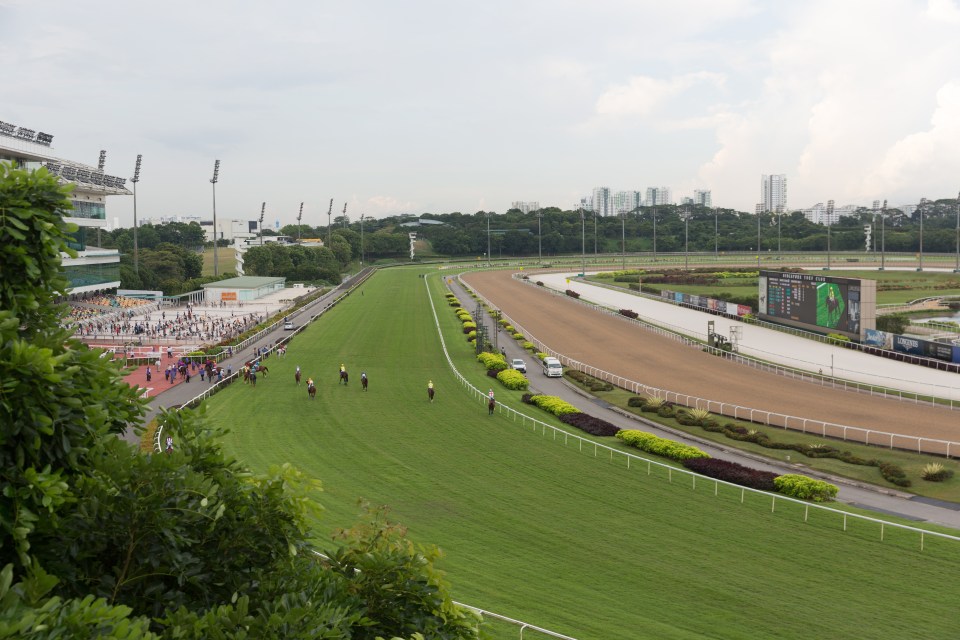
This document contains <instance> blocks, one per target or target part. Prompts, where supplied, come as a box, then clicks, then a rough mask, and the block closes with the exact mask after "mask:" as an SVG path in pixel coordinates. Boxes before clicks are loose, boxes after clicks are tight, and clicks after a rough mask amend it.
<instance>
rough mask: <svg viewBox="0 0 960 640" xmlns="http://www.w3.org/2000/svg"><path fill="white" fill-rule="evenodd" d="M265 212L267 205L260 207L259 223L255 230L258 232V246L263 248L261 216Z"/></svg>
mask: <svg viewBox="0 0 960 640" xmlns="http://www.w3.org/2000/svg"><path fill="white" fill-rule="evenodd" d="M266 211H267V203H266V202H264V203H263V204H262V205H260V222H259V223H257V230H258V231H259V232H260V246H261V247H262V246H263V215H264V213H266Z"/></svg>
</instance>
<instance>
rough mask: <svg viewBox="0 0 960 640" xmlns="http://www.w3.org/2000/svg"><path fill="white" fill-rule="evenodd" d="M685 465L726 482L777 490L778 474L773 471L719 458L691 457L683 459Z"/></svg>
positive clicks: (752, 487) (691, 469) (696, 471)
mask: <svg viewBox="0 0 960 640" xmlns="http://www.w3.org/2000/svg"><path fill="white" fill-rule="evenodd" d="M683 466H685V467H686V468H687V469H690V471H693V472H694V473H699V474H700V475H704V476H707V477H708V478H716V479H717V480H723V481H724V482H732V483H733V484H738V485H740V486H742V487H750V488H751V489H759V490H761V491H776V490H777V488H776V485H775V484H774V482H773V481H774V480H775V479H776V477H777V474H775V473H773V472H772V471H760V470H758V469H751V468H750V467H745V466H743V465H742V464H737V463H736V462H730V461H729V460H718V459H717V458H691V459H689V460H684V461H683Z"/></svg>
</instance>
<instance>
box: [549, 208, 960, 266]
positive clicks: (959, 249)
mask: <svg viewBox="0 0 960 640" xmlns="http://www.w3.org/2000/svg"><path fill="white" fill-rule="evenodd" d="M957 211H958V212H960V203H958V204H957ZM957 215H960V213H958V214H957ZM542 222H543V211H537V262H538V264H543V230H542V226H541V225H542ZM958 224H960V223H958ZM957 229H958V231H957V233H958V234H960V227H957ZM957 237H958V238H960V235H958V236H957ZM958 247H960V245H958ZM957 251H958V252H960V248H958V249H957ZM957 255H960V253H958V254H957ZM958 264H960V263H958Z"/></svg>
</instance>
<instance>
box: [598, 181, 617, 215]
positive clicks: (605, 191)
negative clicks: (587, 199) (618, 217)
mask: <svg viewBox="0 0 960 640" xmlns="http://www.w3.org/2000/svg"><path fill="white" fill-rule="evenodd" d="M593 212H594V213H595V214H596V215H598V216H609V215H613V202H612V200H611V199H610V187H595V188H594V190H593Z"/></svg>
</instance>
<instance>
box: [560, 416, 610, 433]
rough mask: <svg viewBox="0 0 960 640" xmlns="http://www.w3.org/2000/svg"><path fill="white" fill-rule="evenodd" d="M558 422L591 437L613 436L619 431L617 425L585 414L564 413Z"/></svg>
mask: <svg viewBox="0 0 960 640" xmlns="http://www.w3.org/2000/svg"><path fill="white" fill-rule="evenodd" d="M560 420H561V421H562V422H565V423H566V424H569V425H570V426H572V427H576V428H577V429H580V430H582V431H586V432H587V433H589V434H590V435H592V436H603V437H608V436H615V435H617V432H618V431H620V427H618V426H617V425H615V424H612V423H610V422H607V421H606V420H604V419H603V418H597V417H596V416H591V415H589V414H586V413H580V412H577V413H566V414H564V415H562V416H560Z"/></svg>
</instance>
